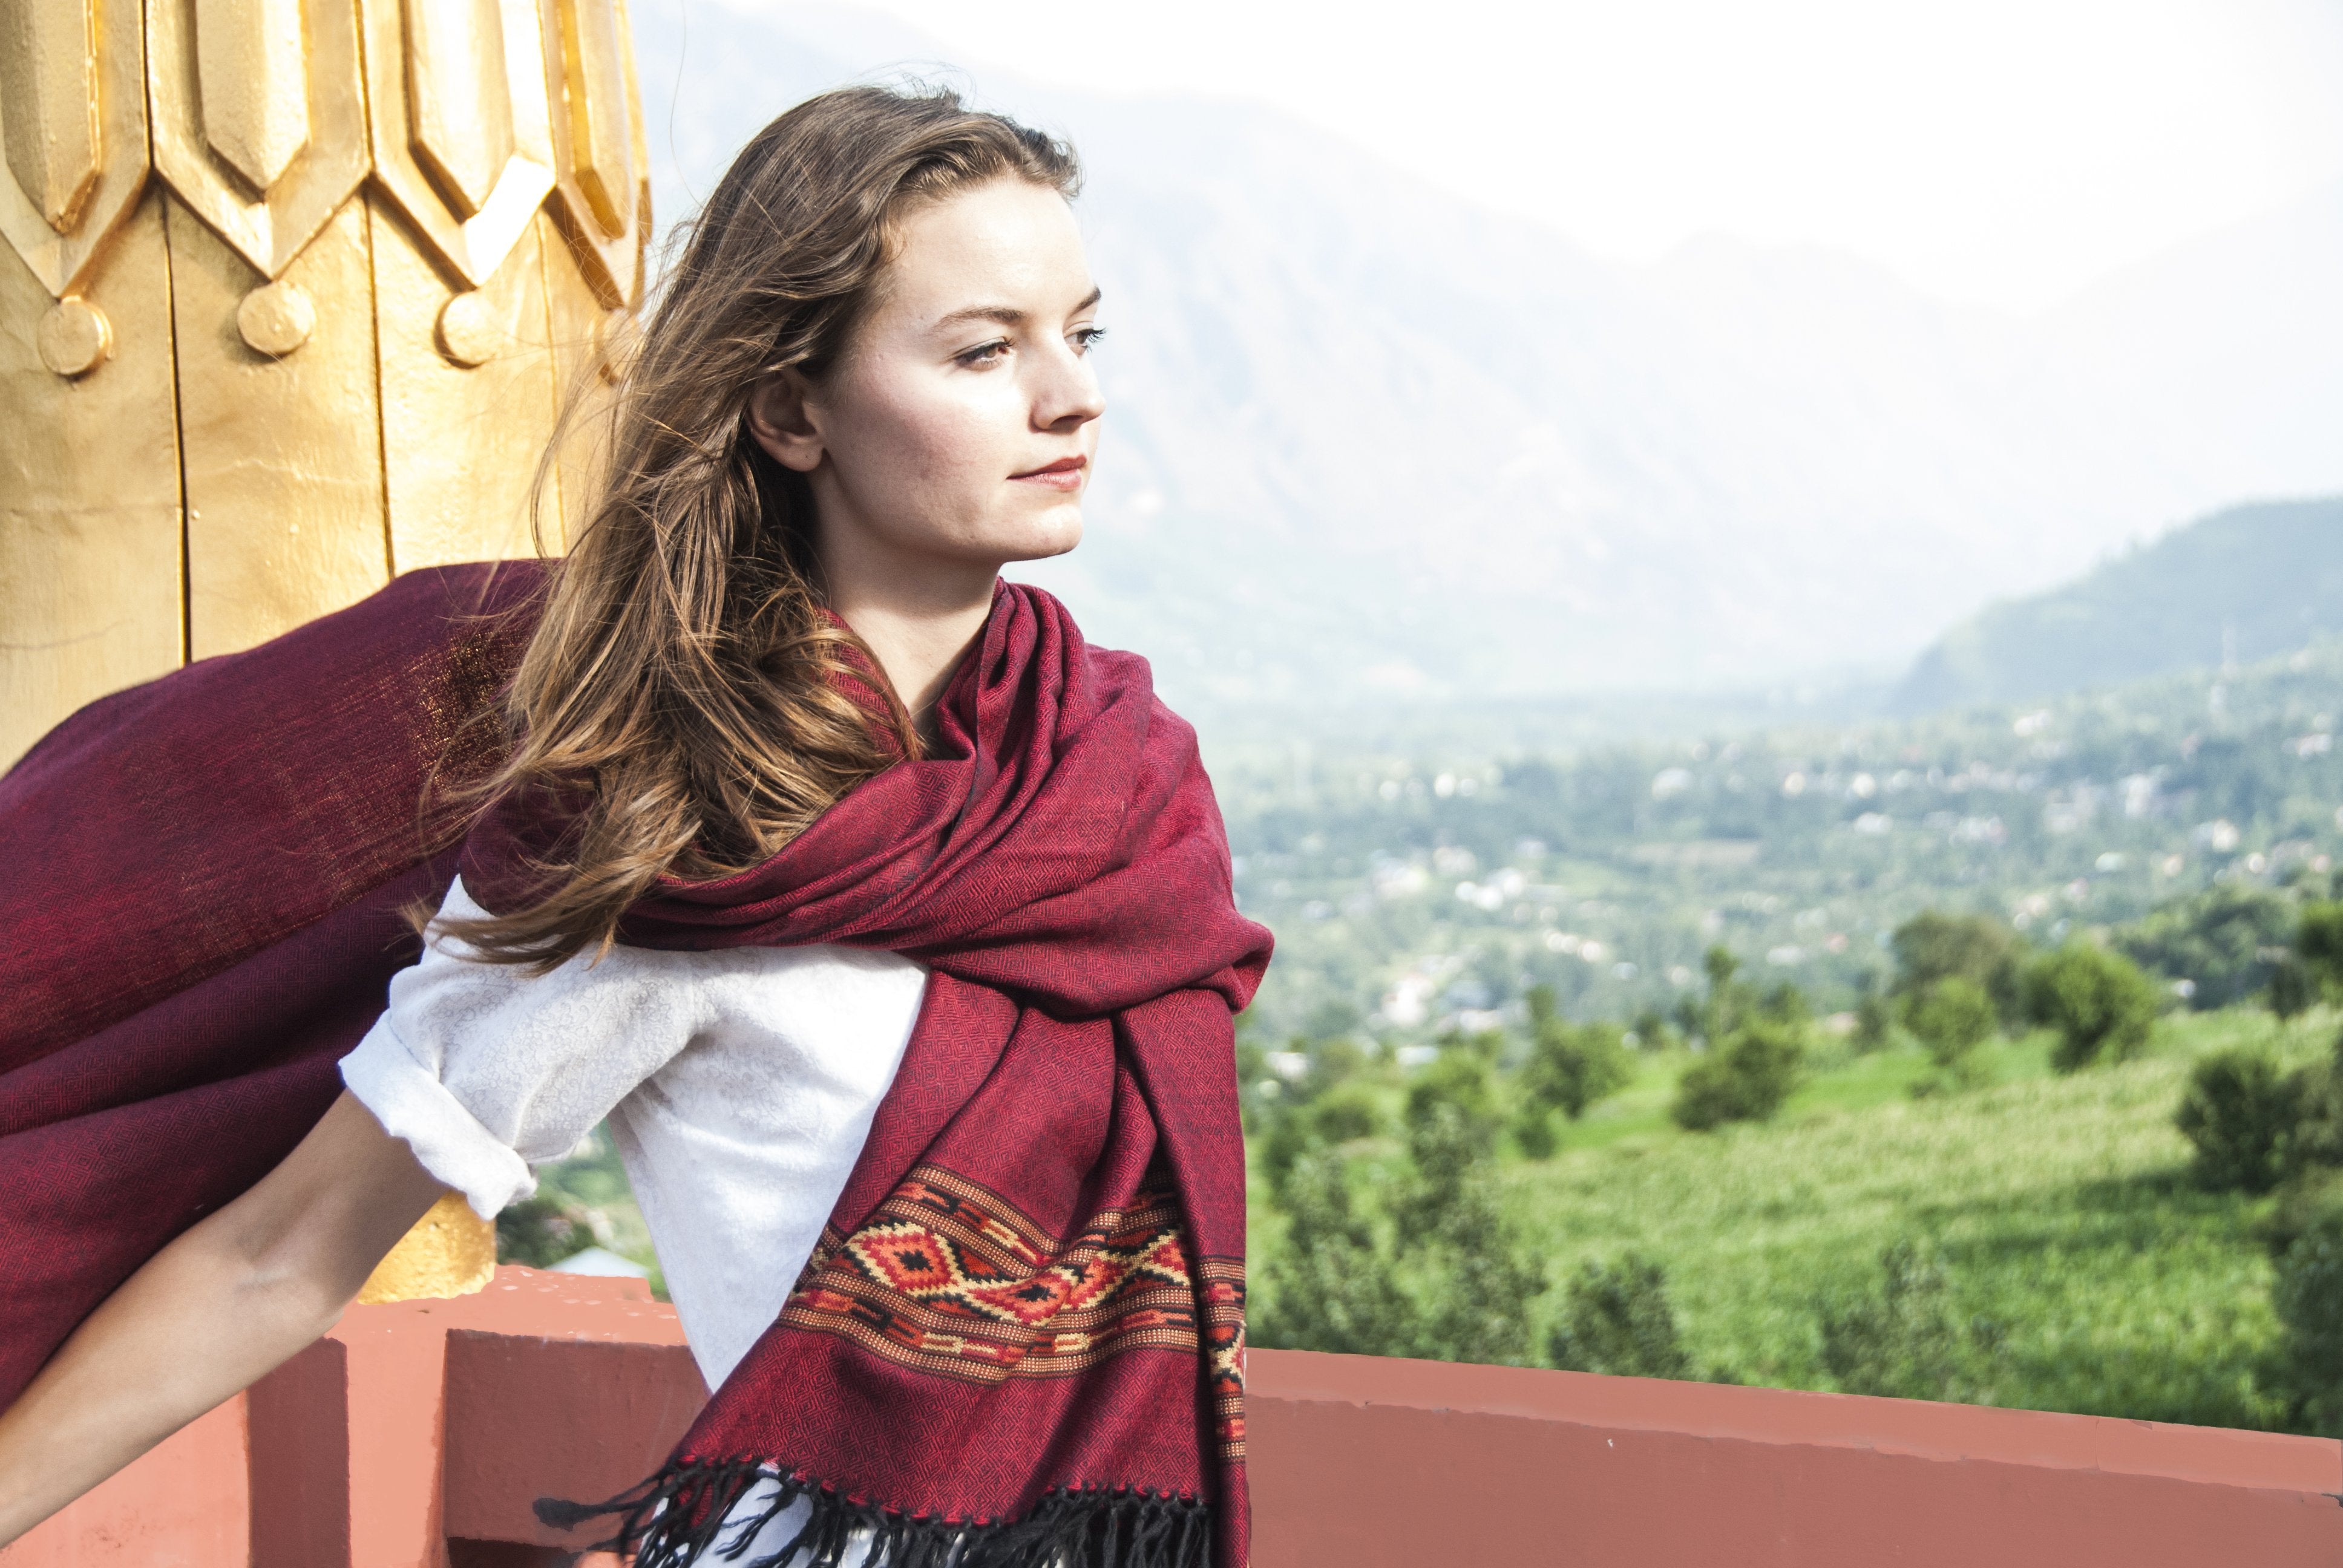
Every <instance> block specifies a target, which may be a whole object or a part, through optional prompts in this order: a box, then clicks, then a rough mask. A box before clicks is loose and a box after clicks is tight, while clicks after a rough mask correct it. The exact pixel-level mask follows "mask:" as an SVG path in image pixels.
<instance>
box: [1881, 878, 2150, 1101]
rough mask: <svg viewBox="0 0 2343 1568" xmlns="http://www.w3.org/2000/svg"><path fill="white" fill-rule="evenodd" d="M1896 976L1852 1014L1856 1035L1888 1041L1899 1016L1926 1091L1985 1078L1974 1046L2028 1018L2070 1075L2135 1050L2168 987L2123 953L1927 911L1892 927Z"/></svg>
mask: <svg viewBox="0 0 2343 1568" xmlns="http://www.w3.org/2000/svg"><path fill="white" fill-rule="evenodd" d="M1892 940H1893V946H1894V950H1895V953H1896V980H1895V983H1894V985H1893V986H1892V987H1891V988H1890V990H1889V992H1888V998H1887V1000H1884V1001H1881V1002H1878V1003H1876V1004H1870V1003H1869V999H1866V1003H1867V1005H1870V1006H1871V1008H1872V1010H1871V1011H1870V1012H1869V1013H1868V1015H1865V1014H1858V1016H1857V1020H1856V1030H1855V1034H1856V1038H1857V1040H1858V1042H1862V1043H1885V1039H1886V1037H1887V1035H1888V1034H1889V1033H1890V1031H1891V1029H1892V1024H1893V1023H1896V1022H1900V1023H1901V1024H1902V1025H1903V1027H1904V1028H1905V1029H1906V1030H1908V1031H1909V1032H1910V1033H1911V1034H1912V1036H1913V1038H1915V1039H1916V1040H1918V1041H1919V1042H1920V1044H1921V1045H1922V1046H1923V1047H1924V1048H1926V1050H1927V1052H1928V1055H1929V1058H1930V1060H1932V1061H1933V1062H1934V1064H1935V1070H1934V1072H1933V1073H1932V1074H1931V1076H1929V1077H1928V1078H1926V1079H1923V1080H1921V1081H1920V1082H1919V1083H1918V1084H1916V1086H1915V1088H1916V1092H1919V1093H1923V1094H1926V1093H1935V1092H1937V1091H1942V1090H1948V1089H1967V1088H1973V1087H1975V1086H1976V1084H1977V1083H1979V1082H1981V1081H1983V1079H1984V1077H1985V1071H1984V1068H1983V1066H1982V1064H1981V1062H1980V1061H1979V1060H1978V1056H1977V1052H1978V1049H1979V1048H1980V1047H1981V1046H1983V1045H1984V1044H1985V1043H1986V1041H1987V1040H1991V1039H1992V1038H1993V1037H1994V1036H1995V1035H1996V1034H1999V1033H2003V1032H2009V1031H2015V1030H2020V1029H2023V1028H2025V1027H2026V1026H2028V1025H2033V1026H2036V1027H2040V1028H2046V1029H2048V1030H2051V1031H2052V1033H2053V1034H2054V1035H2056V1041H2055V1042H2054V1043H2053V1045H2052V1047H2051V1050H2050V1064H2051V1066H2053V1067H2054V1068H2056V1070H2059V1071H2060V1072H2074V1071H2077V1070H2080V1069H2082V1068H2084V1067H2087V1066H2089V1065H2090V1064H2091V1063H2093V1062H2095V1061H2102V1060H2116V1061H2121V1060H2126V1059H2127V1058H2129V1057H2131V1056H2134V1055H2137V1053H2138V1052H2139V1050H2140V1049H2141V1048H2142V1047H2144V1046H2145V1045H2146V1044H2147V1038H2148V1032H2149V1030H2150V1029H2151V1028H2152V1027H2153V1026H2154V1024H2155V1022H2156V1018H2157V1013H2158V1012H2159V1011H2160V1010H2162V1008H2163V1006H2164V998H2165V994H2166V993H2165V992H2164V991H2163V990H2161V989H2160V988H2158V986H2157V983H2156V981H2155V980H2152V979H2151V978H2149V976H2148V975H2147V973H2146V972H2145V971H2144V970H2141V969H2140V967H2139V965H2138V964H2137V963H2136V962H2135V961H2133V960H2132V959H2131V958H2129V957H2128V956H2127V955H2126V954H2125V953H2124V952H2122V951H2119V950H2115V949H2111V948H2102V947H2097V946H2095V945H2093V944H2091V943H2089V942H2086V941H2070V942H2068V943H2066V945H2065V946H2063V947H2060V948H2056V949H2055V950H2051V951H2048V952H2032V951H2029V950H2027V948H2026V944H2025V942H2024V941H2023V940H2022V939H2020V938H2019V937H2018V935H2017V933H2016V932H2015V931H2013V930H2010V929H2009V928H2008V927H2006V926H2005V925H2003V924H2002V923H2001V922H2000V921H1998V920H1991V919H1989V918H1987V917H1986V916H1983V915H1948V914H1944V913H1941V912H1938V911H1935V910H1930V911H1928V912H1926V913H1924V914H1921V915H1918V916H1916V917H1914V918H1913V919H1912V920H1907V921H1906V922H1905V923H1904V924H1903V925H1902V926H1900V927H1898V928H1897V929H1896V934H1895V936H1894V938H1893V939H1892Z"/></svg>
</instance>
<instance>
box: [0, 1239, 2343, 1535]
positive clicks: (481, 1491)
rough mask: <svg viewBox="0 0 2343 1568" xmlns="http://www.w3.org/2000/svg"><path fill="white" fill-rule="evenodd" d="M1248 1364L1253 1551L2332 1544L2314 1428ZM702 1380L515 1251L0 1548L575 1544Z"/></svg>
mask: <svg viewBox="0 0 2343 1568" xmlns="http://www.w3.org/2000/svg"><path fill="white" fill-rule="evenodd" d="M1251 1374H1252V1376H1251V1382H1252V1394H1251V1401H1250V1410H1249V1427H1250V1442H1251V1449H1252V1481H1253V1488H1254V1493H1253V1495H1254V1505H1253V1529H1254V1541H1255V1552H1254V1558H1255V1561H1256V1563H1258V1564H1260V1568H1333V1565H1336V1564H1341V1565H1343V1568H1383V1565H1386V1564H1388V1565H1389V1568H1448V1565H1450V1564H1457V1563H1507V1564H1511V1563H1557V1564H1561V1563H1569V1564H1584V1565H1587V1568H1610V1565H1618V1568H1628V1565H1633V1568H1678V1565H1683V1568H1693V1565H1694V1564H1697V1565H1698V1568H1743V1565H1750V1568H1792V1565H1795V1568H1876V1565H1878V1564H1883V1563H1898V1564H1906V1565H1936V1564H1943V1565H1945V1568H1952V1565H1955V1564H1958V1565H1960V1568H1974V1565H1977V1564H1991V1565H1992V1568H2032V1565H2035V1564H2040V1565H2042V1568H2051V1565H2053V1564H2055V1565H2056V1568H2077V1565H2078V1564H2097V1563H2107V1564H2111V1565H2112V1564H2121V1565H2123V1568H2164V1565H2167V1564H2169V1565H2171V1568H2184V1565H2185V1568H2198V1565H2206V1564H2232V1563H2235V1564H2251V1565H2253V1568H2297V1565H2299V1568H2314V1565H2316V1568H2335V1565H2337V1564H2343V1445H2338V1444H2337V1443H2335V1442H2330V1441H2327V1440H2324V1439H2318V1438H2306V1437H2282V1436H2273V1435H2270V1434H2268V1433H2261V1432H2227V1431H2220V1430H2215V1429H2211V1428H2202V1427H2181V1426H2164V1425H2158V1424H2157V1423H2155V1422H2132V1421H2113V1420H2107V1419H2103V1418H2099V1417H2094V1416H2074V1415H2046V1414H2041V1413H2037V1412H2028V1411H2007V1410H1985V1409H1979V1408H1976V1407H1971V1406H1966V1405H1950V1404H1924V1403H1916V1402H1909V1401H1903V1400H1880V1399H1855V1398H1849V1397H1846V1396H1844V1395H1838V1394H1816V1393H1795V1392H1784V1391H1781V1390H1775V1389H1749V1388H1720V1387H1715V1386H1712V1385H1709V1384H1704V1383H1677V1382H1646V1381H1644V1380H1640V1379H1629V1378H1600V1377H1588V1376H1584V1375H1581V1374H1578V1373H1574V1372H1524V1371H1520V1370H1517V1369H1513V1368H1507V1367H1475V1366H1452V1365H1446V1364H1443V1363H1439V1362H1403V1361H1379V1360H1373V1359H1370V1358H1366V1357H1358V1356H1323V1355H1306V1354H1302V1353H1298V1352H1279V1351H1256V1352H1253V1355H1252V1367H1251ZM704 1397H705V1394H704V1392H703V1390H702V1388H701V1385H700V1382H699V1373H698V1372H697V1371H696V1370H695V1369H694V1367H693V1364H692V1362H691V1357H690V1354H689V1352H688V1351H687V1350H686V1349H685V1348H684V1343H683V1336H682V1333H681V1332H680V1330H679V1328H678V1326H677V1323H676V1320H675V1314H674V1312H672V1311H671V1310H670V1309H669V1308H667V1307H664V1306H661V1305H659V1304H658V1303H656V1302H652V1301H650V1300H649V1297H648V1295H647V1294H646V1293H645V1292H644V1290H643V1287H642V1286H641V1284H640V1283H639V1282H634V1281H621V1280H599V1279H586V1278H580V1277H577V1276H571V1275H564V1274H543V1273H537V1272H534V1271H530V1270H527V1269H503V1270H499V1271H498V1276H497V1279H496V1281H495V1282H494V1283H492V1284H491V1285H490V1286H489V1287H488V1290H486V1291H485V1292H481V1293H480V1294H478V1295H475V1296H468V1297H464V1298H461V1299H459V1300H456V1301H447V1302H400V1303H398V1304H396V1305H392V1306H380V1307H358V1308H354V1309H352V1311H351V1312H350V1313H349V1314H348V1316H347V1318H346V1319H345V1320H344V1322H343V1323H342V1326H341V1327H340V1328H338V1329H337V1330H336V1331H335V1332H334V1333H333V1334H332V1336H331V1337H329V1338H328V1339H327V1340H325V1341H323V1342H320V1343H318V1344H317V1345H316V1346H313V1347H312V1348H311V1349H309V1350H308V1351H307V1352H303V1353H302V1354H301V1355H300V1356H298V1357H297V1358H296V1359H295V1360H294V1361H293V1362H290V1363H289V1364H287V1366H286V1367H284V1368H282V1369H281V1370H279V1371H278V1372H276V1373H275V1374H273V1375H272V1376H270V1377H269V1378H268V1379H267V1380H266V1381H265V1382H262V1383H260V1384H258V1385H257V1386H256V1387H255V1388H254V1389H253V1390H252V1392H250V1393H249V1394H247V1395H246V1396H245V1397H243V1398H241V1399H238V1400H236V1401H234V1402H230V1403H229V1404H227V1405H225V1406H223V1407H221V1408H220V1409H219V1410H217V1411H215V1412H212V1413H211V1414H210V1415H208V1416H206V1417H205V1418H204V1419H203V1420H202V1421H199V1422H196V1423H195V1424H194V1425H193V1426H190V1427H189V1428H187V1429H186V1431H185V1432H181V1433H179V1434H178V1435H177V1436H176V1437H175V1438H173V1439H172V1440H171V1441H170V1442H166V1443H165V1444H163V1445H162V1446H161V1447H160V1448H158V1449H156V1451H155V1452H152V1453H150V1454H148V1455H147V1456H146V1458H145V1459H142V1460H140V1461H139V1462H137V1463H136V1465H133V1466H132V1467H131V1468H130V1469H128V1470H126V1471H125V1472H124V1473H122V1474H120V1475H118V1476H116V1478H115V1479H114V1480H112V1481H110V1482H108V1483H106V1485H104V1486H102V1487H100V1488H98V1489H97V1490H96V1492H94V1493H91V1494H90V1495H89V1496H88V1497H85V1498H84V1499H83V1500H82V1501H81V1502H79V1503H75V1505H74V1506H73V1507H71V1508H69V1509H67V1510H66V1511H65V1513H63V1514H61V1515H59V1516H58V1517H57V1518H55V1519H54V1520H51V1521H50V1522H49V1523H46V1524H45V1525H43V1526H41V1527H40V1528H39V1529H38V1530H36V1531H35V1532H34V1533H32V1534H30V1535H28V1536H26V1537H25V1539H24V1540H23V1541H21V1542H19V1543H16V1544H15V1546H13V1547H10V1548H7V1549H6V1550H5V1551H0V1568H99V1565H101V1564H105V1565H112V1564H123V1565H125V1568H127V1565H130V1564H137V1565H139V1568H246V1565H247V1564H249V1565H250V1568H552V1565H555V1564H570V1563H573V1562H575V1561H576V1559H575V1557H574V1553H575V1552H576V1549H577V1543H576V1542H575V1541H573V1540H570V1539H567V1538H565V1537H563V1536H562V1535H560V1534H559V1533H557V1532H554V1531H550V1530H548V1529H547V1528H545V1527H544V1526H543V1525H541V1524H539V1523H538V1521H537V1517H536V1515H535V1513H533V1512H532V1510H531V1507H530V1504H531V1503H533V1502H534V1501H535V1500H536V1499H537V1498H539V1497H544V1496H561V1497H591V1496H608V1495H609V1494H610V1493H615V1492H618V1490H620V1489H621V1488H623V1487H625V1486H627V1485H629V1484H631V1483H633V1482H635V1481H637V1480H639V1479H640V1478H641V1477H642V1476H643V1475H645V1474H647V1473H649V1472H650V1471H651V1470H652V1469H653V1468H655V1467H656V1465H657V1464H658V1463H659V1460H660V1459H661V1458H662V1457H663V1456H664V1454H665V1452H666V1451H667V1449H668V1447H669V1445H670V1444H671V1443H672V1442H674V1441H675V1439H676V1438H677V1437H678V1436H679V1434H680V1433H681V1432H682V1431H683V1429H684V1428H685V1426H686V1425H688V1424H689V1422H690V1419H691V1416H692V1414H693V1412H696V1411H697V1410H698V1409H699V1404H700V1402H701V1401H702V1399H703V1398H704ZM606 1561H607V1560H606ZM589 1562H590V1560H589ZM578 1568H588V1565H587V1564H584V1563H581V1564H579V1565H578Z"/></svg>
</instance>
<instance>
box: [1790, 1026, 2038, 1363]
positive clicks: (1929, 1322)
mask: <svg viewBox="0 0 2343 1568" xmlns="http://www.w3.org/2000/svg"><path fill="white" fill-rule="evenodd" d="M1940 983H1941V982H1940ZM1969 983H1970V984H1972V985H1974V983H1975V982H1973V981H1972V982H1969ZM1978 990H1979V994H1980V995H1982V994H1983V991H1982V988H1978ZM1879 1267H1880V1271H1881V1273H1882V1275H1883V1276H1884V1278H1883V1279H1882V1281H1881V1283H1880V1285H1879V1286H1878V1288H1877V1289H1875V1290H1874V1289H1864V1290H1861V1291H1859V1292H1847V1293H1844V1294H1842V1295H1840V1296H1837V1297H1825V1298H1823V1299H1821V1300H1820V1301H1819V1302H1817V1304H1816V1307H1815V1315H1816V1318H1817V1320H1818V1322H1819V1324H1820V1327H1821V1332H1822V1361H1823V1365H1824V1366H1825V1368H1826V1369H1828V1371H1829V1372H1830V1375H1831V1377H1832V1378H1833V1379H1834V1380H1835V1382H1837V1384H1838V1386H1839V1388H1840V1389H1841V1390H1842V1391H1843V1392H1847V1393H1864V1394H1883V1395H1885V1396H1887V1397H1890V1398H1894V1399H1937V1400H1964V1401H1967V1402H1976V1403H1990V1402H1991V1401H1992V1392H1993V1383H1994V1362H1995V1360H1996V1357H1997V1356H1998V1355H1999V1352H2000V1349H2001V1342H2002V1339H2003V1334H2002V1331H2001V1328H2000V1326H1999V1325H1998V1324H1996V1323H1995V1322H1992V1321H1991V1320H1989V1319H1986V1318H1981V1317H1980V1318H1973V1319H1970V1320H1968V1321H1966V1322H1964V1321H1962V1320H1961V1318H1960V1316H1959V1314H1958V1312H1956V1309H1955V1306H1954V1302H1953V1288H1952V1280H1951V1276H1950V1274H1949V1273H1948V1271H1946V1267H1945V1263H1944V1261H1943V1260H1942V1259H1941V1258H1939V1257H1938V1256H1937V1255H1936V1253H1935V1251H1933V1250H1931V1249H1927V1248H1924V1247H1922V1246H1920V1245H1919V1244H1917V1243H1916V1242H1914V1241H1909V1240H1899V1241H1893V1242H1890V1243H1889V1244H1888V1246H1887V1247H1886V1248H1885V1250H1883V1251H1881V1253H1880V1254H1879Z"/></svg>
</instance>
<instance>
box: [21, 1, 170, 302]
mask: <svg viewBox="0 0 2343 1568" xmlns="http://www.w3.org/2000/svg"><path fill="white" fill-rule="evenodd" d="M143 26H144V25H143V22H142V20H141V17H140V15H139V7H138V5H137V3H136V0H0V154H5V157H0V168H5V174H0V236H5V237H6V239H7V241H8V246H9V248H10V249H12V250H14V251H15V253H16V255H17V256H18V257H19V258H21V259H22V260H23V262H24V264H25V266H27V267H29V268H31V269H32V273H33V276H35V277H36V278H38V279H39V280H40V282H41V285H42V286H43V287H45V288H46V289H47V290H48V292H49V296H50V297H51V298H54V299H62V298H64V297H65V296H66V295H68V294H71V293H73V292H74V291H75V288H76V287H77V286H79V284H80V283H81V281H82V278H83V276H84V274H85V272H86V270H87V268H88V266H89V265H90V263H91V262H92V260H93V259H95V257H96V255H97V252H98V248H99V247H100V246H103V245H104V244H105V243H106V238H107V237H108V236H110V235H112V234H113V233H114V231H115V229H116V226H118V225H120V224H121V223H122V221H123V220H124V219H125V218H126V216H128V215H129V213H130V210H131V208H132V207H133V206H135V205H136V202H137V199H138V192H139V187H140V186H142V185H143V184H144V183H145V181H146V40H145V35H144V31H143Z"/></svg>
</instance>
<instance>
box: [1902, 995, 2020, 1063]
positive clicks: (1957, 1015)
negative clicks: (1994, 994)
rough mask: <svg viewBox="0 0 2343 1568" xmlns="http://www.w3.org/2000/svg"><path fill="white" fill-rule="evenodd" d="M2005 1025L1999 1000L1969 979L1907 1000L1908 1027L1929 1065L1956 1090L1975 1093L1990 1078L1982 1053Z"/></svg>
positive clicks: (1905, 1011)
mask: <svg viewBox="0 0 2343 1568" xmlns="http://www.w3.org/2000/svg"><path fill="white" fill-rule="evenodd" d="M2000 1023H2001V1014H2000V1012H1999V1010H1997V1009H1996V1008H1995V1006H1994V1004H1993V998H1991V997H1990V996H1987V995H1986V990H1985V987H1983V986H1981V985H1979V984H1978V983H1977V982H1976V981H1975V980H1971V979H1969V978H1968V976H1966V975H1947V976H1946V977H1945V978H1944V979H1942V980H1935V981H1932V982H1930V983H1929V984H1928V985H1926V986H1924V987H1922V988H1921V989H1920V990H1916V991H1914V992H1912V993H1910V995H1908V996H1907V997H1906V999H1905V1003H1904V1027H1905V1028H1906V1029H1908V1030H1911V1031H1912V1033H1913V1034H1914V1035H1915V1036H1916V1038H1917V1039H1918V1040H1919V1041H1920V1043H1921V1044H1922V1045H1924V1046H1926V1047H1927V1049H1928V1059H1929V1060H1931V1061H1933V1062H1935V1063H1936V1070H1937V1072H1938V1073H1939V1074H1940V1075H1941V1076H1942V1079H1943V1081H1944V1082H1945V1083H1946V1084H1947V1085H1949V1086H1952V1087H1956V1088H1968V1087H1971V1086H1973V1085H1975V1084H1976V1082H1977V1081H1979V1080H1980V1079H1981V1078H1982V1077H1983V1076H1984V1073H1983V1069H1982V1067H1981V1066H1980V1064H1979V1063H1978V1061H1977V1059H1976V1048H1977V1047H1978V1046H1980V1045H1982V1044H1984V1043H1985V1042H1986V1040H1987V1039H1988V1038H1989V1037H1990V1036H1991V1035H1992V1034H1993V1032H1994V1030H1996V1029H1997V1028H1999V1027H2000Z"/></svg>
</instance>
